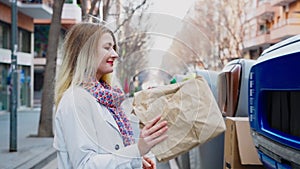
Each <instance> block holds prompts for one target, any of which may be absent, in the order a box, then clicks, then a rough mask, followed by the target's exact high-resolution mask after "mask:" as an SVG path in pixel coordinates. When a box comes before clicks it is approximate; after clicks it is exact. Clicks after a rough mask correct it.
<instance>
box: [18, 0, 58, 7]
mask: <svg viewBox="0 0 300 169" xmlns="http://www.w3.org/2000/svg"><path fill="white" fill-rule="evenodd" d="M19 2H22V3H23V4H45V5H48V6H49V7H52V6H53V0H46V1H45V0H44V1H43V0H19Z"/></svg>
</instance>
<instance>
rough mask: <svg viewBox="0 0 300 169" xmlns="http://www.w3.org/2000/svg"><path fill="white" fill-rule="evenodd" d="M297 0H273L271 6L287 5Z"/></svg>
mask: <svg viewBox="0 0 300 169" xmlns="http://www.w3.org/2000/svg"><path fill="white" fill-rule="evenodd" d="M295 1H297V0H272V1H271V6H285V5H288V4H290V3H292V2H295Z"/></svg>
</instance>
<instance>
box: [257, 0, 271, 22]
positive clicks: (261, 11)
mask: <svg viewBox="0 0 300 169" xmlns="http://www.w3.org/2000/svg"><path fill="white" fill-rule="evenodd" d="M273 15H274V10H273V8H272V6H271V3H270V2H263V3H260V4H259V6H258V7H257V9H256V17H257V18H260V19H263V20H270V19H272V17H273Z"/></svg>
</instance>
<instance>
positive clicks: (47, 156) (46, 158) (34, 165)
mask: <svg viewBox="0 0 300 169" xmlns="http://www.w3.org/2000/svg"><path fill="white" fill-rule="evenodd" d="M55 158H56V150H55V149H54V148H52V147H51V148H49V149H47V150H46V151H44V152H42V153H40V154H38V155H37V156H35V157H33V158H32V159H30V160H28V161H26V162H24V163H22V164H19V165H18V166H16V167H13V168H15V169H24V168H30V169H40V168H42V167H43V166H45V165H46V164H48V163H49V162H50V161H52V160H53V159H55Z"/></svg>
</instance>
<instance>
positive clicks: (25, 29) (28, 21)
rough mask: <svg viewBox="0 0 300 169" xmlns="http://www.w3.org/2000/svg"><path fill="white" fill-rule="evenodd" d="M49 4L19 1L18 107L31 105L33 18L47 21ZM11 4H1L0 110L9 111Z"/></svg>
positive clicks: (6, 1)
mask: <svg viewBox="0 0 300 169" xmlns="http://www.w3.org/2000/svg"><path fill="white" fill-rule="evenodd" d="M49 5H51V4H48V5H46V4H44V5H43V4H33V5H32V4H29V3H27V1H18V2H17V8H18V16H17V17H18V23H17V26H18V29H17V30H18V32H17V42H18V50H17V64H18V67H17V71H18V108H20V107H23V106H25V107H32V106H33V80H34V78H33V72H34V71H33V70H34V67H33V53H34V52H33V51H34V45H33V43H34V40H33V39H34V36H33V32H34V18H36V17H39V18H50V17H51V13H52V9H51V7H50V6H49ZM10 65H11V2H10V1H9V0H1V1H0V73H1V77H0V93H1V95H0V111H1V110H4V111H8V110H9V105H10V104H9V103H10V93H11V68H10Z"/></svg>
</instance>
